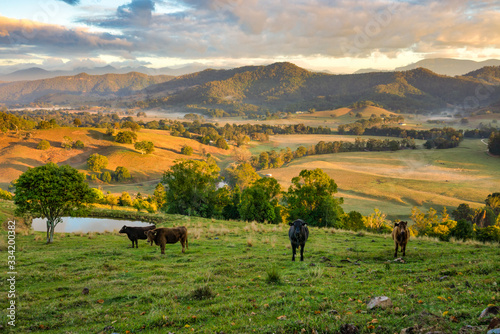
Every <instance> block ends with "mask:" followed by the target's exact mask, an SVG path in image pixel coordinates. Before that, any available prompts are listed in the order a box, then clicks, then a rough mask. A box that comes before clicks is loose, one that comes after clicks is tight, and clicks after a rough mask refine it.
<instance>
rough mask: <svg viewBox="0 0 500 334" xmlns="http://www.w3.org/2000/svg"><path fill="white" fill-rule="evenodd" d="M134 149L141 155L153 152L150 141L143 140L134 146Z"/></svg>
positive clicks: (153, 147) (152, 145)
mask: <svg viewBox="0 0 500 334" xmlns="http://www.w3.org/2000/svg"><path fill="white" fill-rule="evenodd" d="M134 148H135V149H136V150H138V151H141V154H144V153H146V154H150V153H153V152H154V150H155V146H154V144H153V142H152V141H147V140H143V141H140V142H137V143H135V144H134Z"/></svg>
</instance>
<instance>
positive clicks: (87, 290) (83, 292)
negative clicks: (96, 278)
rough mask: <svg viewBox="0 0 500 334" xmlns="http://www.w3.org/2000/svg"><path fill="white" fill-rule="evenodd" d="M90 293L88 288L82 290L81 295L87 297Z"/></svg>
mask: <svg viewBox="0 0 500 334" xmlns="http://www.w3.org/2000/svg"><path fill="white" fill-rule="evenodd" d="M89 292H90V290H89V288H83V290H82V295H88V294H89Z"/></svg>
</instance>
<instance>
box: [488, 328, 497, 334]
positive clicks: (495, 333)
mask: <svg viewBox="0 0 500 334" xmlns="http://www.w3.org/2000/svg"><path fill="white" fill-rule="evenodd" d="M486 333H487V334H500V328H495V329H492V330H489V331H488V332H486Z"/></svg>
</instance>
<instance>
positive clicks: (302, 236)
mask: <svg viewBox="0 0 500 334" xmlns="http://www.w3.org/2000/svg"><path fill="white" fill-rule="evenodd" d="M288 225H290V229H289V230H288V238H289V239H290V242H291V244H292V261H295V254H296V250H297V248H299V249H300V261H304V247H305V246H306V241H307V238H309V229H308V228H307V223H306V222H305V221H303V220H302V219H297V220H295V221H294V222H293V223H289V224H288Z"/></svg>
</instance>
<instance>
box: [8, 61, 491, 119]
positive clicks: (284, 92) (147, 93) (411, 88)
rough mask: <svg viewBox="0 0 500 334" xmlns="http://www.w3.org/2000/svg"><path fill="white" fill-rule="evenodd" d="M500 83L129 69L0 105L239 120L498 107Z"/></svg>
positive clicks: (19, 87) (397, 74) (422, 76)
mask: <svg viewBox="0 0 500 334" xmlns="http://www.w3.org/2000/svg"><path fill="white" fill-rule="evenodd" d="M498 86H500V67H498V66H497V67H484V68H482V69H480V70H476V71H472V72H469V73H467V74H466V75H463V76H456V77H451V76H446V75H439V74H436V73H434V72H432V71H431V70H428V69H425V68H417V69H414V70H408V71H394V72H372V73H364V74H343V75H334V74H327V73H323V72H311V71H308V70H306V69H303V68H300V67H298V66H296V65H294V64H292V63H287V62H283V63H274V64H271V65H267V66H244V67H239V68H234V69H229V70H220V69H219V70H216V69H207V70H203V71H200V72H196V73H191V74H186V75H183V76H177V77H171V76H148V75H145V74H141V73H136V72H132V73H128V74H106V75H89V74H79V75H76V76H65V77H57V78H53V79H43V80H35V81H26V82H13V83H2V84H0V102H3V103H7V104H9V103H10V104H15V103H30V102H34V101H40V102H42V101H43V102H48V103H66V104H71V103H72V102H75V103H81V104H83V103H85V101H93V102H96V103H109V101H117V98H119V100H120V102H119V105H120V106H124V107H133V106H140V107H172V106H176V107H181V108H186V109H192V108H195V109H199V110H201V112H208V110H209V109H221V110H224V111H226V112H228V113H229V114H232V115H237V114H239V115H245V114H248V113H260V114H263V113H266V112H267V111H269V110H271V111H272V110H280V111H297V110H308V109H316V110H328V109H334V108H338V107H342V106H347V105H350V104H352V103H354V102H358V101H363V100H370V101H373V102H375V103H378V104H380V105H382V106H384V108H387V109H390V110H393V111H397V110H410V111H411V112H419V111H420V112H421V111H431V110H436V109H443V108H460V107H461V106H462V105H463V104H464V101H465V99H467V98H468V97H476V96H477V94H478V87H479V88H480V93H481V96H480V99H479V98H478V101H479V103H480V104H481V106H487V105H489V104H492V103H497V102H498V101H499V100H500V90H499V89H498ZM484 92H487V94H483V93H484ZM99 101H100V102H99ZM203 110H204V111H203Z"/></svg>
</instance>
